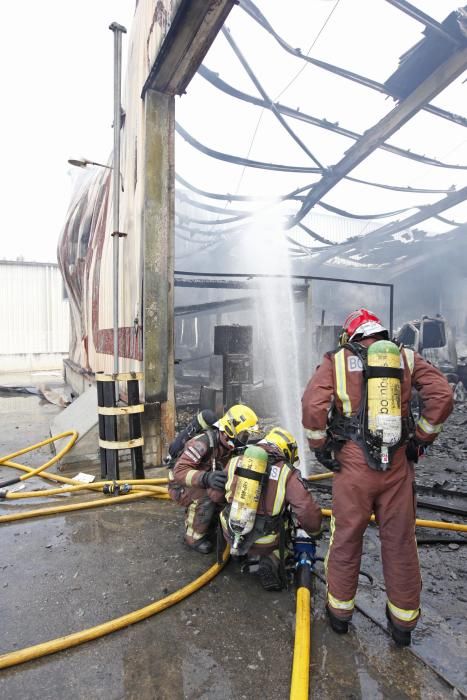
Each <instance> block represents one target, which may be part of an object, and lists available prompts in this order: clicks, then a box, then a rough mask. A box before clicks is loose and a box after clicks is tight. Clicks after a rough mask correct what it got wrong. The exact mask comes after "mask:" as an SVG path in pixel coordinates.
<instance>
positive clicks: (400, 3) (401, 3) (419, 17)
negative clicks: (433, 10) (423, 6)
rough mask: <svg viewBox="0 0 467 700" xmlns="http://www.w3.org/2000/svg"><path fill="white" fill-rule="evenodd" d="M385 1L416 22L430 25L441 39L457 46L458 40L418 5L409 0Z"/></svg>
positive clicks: (426, 25)
mask: <svg viewBox="0 0 467 700" xmlns="http://www.w3.org/2000/svg"><path fill="white" fill-rule="evenodd" d="M386 2H388V3H389V4H390V5H394V7H397V9H398V10H401V12H404V14H406V15H408V16H409V17H412V19H415V20H416V21H417V22H420V23H421V24H424V25H425V27H430V29H433V31H435V32H436V33H437V34H439V35H440V36H442V37H443V39H447V40H448V41H450V42H451V43H453V44H455V45H456V46H459V44H460V42H459V40H458V39H456V38H455V37H454V36H452V34H450V33H449V32H447V31H446V30H445V29H444V27H443V26H442V25H441V24H440V23H439V22H437V21H436V20H435V19H433V17H430V15H427V14H425V12H422V11H421V10H419V9H418V7H415V6H414V5H411V4H410V2H407V0H386Z"/></svg>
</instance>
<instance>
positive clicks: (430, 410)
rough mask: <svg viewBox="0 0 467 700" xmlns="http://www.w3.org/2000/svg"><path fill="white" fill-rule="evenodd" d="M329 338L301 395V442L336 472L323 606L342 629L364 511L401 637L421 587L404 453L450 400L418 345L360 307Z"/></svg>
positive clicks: (414, 617)
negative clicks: (417, 404) (414, 399)
mask: <svg viewBox="0 0 467 700" xmlns="http://www.w3.org/2000/svg"><path fill="white" fill-rule="evenodd" d="M339 345H340V347H339V348H338V349H337V350H336V351H334V352H329V353H327V354H326V355H324V358H323V361H322V364H321V365H320V366H319V367H318V368H317V369H316V371H315V373H314V375H313V376H312V377H311V379H310V381H309V383H308V386H307V387H306V389H305V393H304V395H303V398H302V410H303V414H302V422H303V426H304V427H305V429H306V433H307V437H308V442H309V446H310V448H311V449H312V450H314V451H315V455H316V457H317V459H318V460H319V461H320V462H321V463H322V464H323V465H325V466H326V468H328V469H333V470H334V471H335V472H336V473H335V475H334V479H333V494H332V512H333V516H332V518H331V538H330V544H329V550H328V553H327V557H326V577H327V604H326V611H327V613H328V617H329V620H330V624H331V627H332V628H333V629H334V631H336V632H340V633H345V632H347V630H348V623H349V620H350V619H351V617H352V612H353V609H354V600H355V594H356V590H357V583H358V573H359V569H360V559H361V554H362V540H363V534H364V532H365V530H366V527H367V525H368V521H369V519H370V517H371V514H372V513H374V514H375V517H376V521H377V524H378V526H379V536H380V541H381V556H382V561H383V573H384V580H385V585H386V594H387V605H386V615H387V618H388V624H389V628H390V631H391V634H392V637H393V639H394V641H395V642H396V644H398V645H400V646H407V645H408V644H410V641H411V630H412V629H414V627H415V626H416V624H417V621H418V618H419V616H420V591H421V576H420V567H419V562H418V552H417V542H416V538H415V518H416V497H415V482H414V466H413V463H414V462H417V461H418V457H419V455H420V454H422V453H423V451H424V449H425V447H426V446H427V445H429V444H431V443H432V442H433V441H434V440H435V438H436V436H437V435H438V434H439V433H440V432H441V430H442V428H443V423H444V421H445V420H446V419H447V417H448V416H449V414H450V413H451V411H452V409H453V397H452V390H451V388H450V386H449V384H448V382H447V380H446V379H445V377H444V376H443V374H442V373H441V372H440V371H439V370H438V369H436V368H435V367H433V366H432V365H431V364H430V363H428V362H426V361H425V360H424V359H423V358H422V357H421V356H420V355H419V354H417V353H415V352H413V351H412V350H409V349H407V348H402V347H398V346H397V345H396V344H395V343H392V342H390V341H389V334H388V331H387V330H386V329H385V328H384V327H383V326H382V325H381V322H380V320H379V319H378V317H377V316H375V315H374V314H373V313H371V312H370V311H368V310H366V309H359V310H358V311H356V312H354V313H352V314H350V316H349V317H348V318H347V319H346V321H345V322H344V326H343V329H342V333H341V337H340V342H339ZM413 386H414V387H415V388H416V389H417V390H418V392H419V393H420V395H421V398H422V401H423V415H422V416H421V418H420V419H419V421H418V422H417V425H416V426H414V425H413V422H411V419H410V399H411V393H412V387H413ZM330 406H332V411H331V413H330V414H329V416H328V411H329V409H330ZM330 436H331V437H330Z"/></svg>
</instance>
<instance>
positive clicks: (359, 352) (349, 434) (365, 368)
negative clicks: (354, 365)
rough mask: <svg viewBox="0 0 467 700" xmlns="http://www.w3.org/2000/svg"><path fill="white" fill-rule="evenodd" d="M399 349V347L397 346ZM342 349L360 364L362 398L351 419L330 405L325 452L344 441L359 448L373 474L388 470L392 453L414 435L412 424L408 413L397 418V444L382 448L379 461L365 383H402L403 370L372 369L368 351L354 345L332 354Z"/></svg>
mask: <svg viewBox="0 0 467 700" xmlns="http://www.w3.org/2000/svg"><path fill="white" fill-rule="evenodd" d="M398 347H400V346H398ZM345 348H347V350H350V352H351V353H352V354H354V355H356V356H357V357H358V358H359V359H360V362H361V364H362V384H363V385H362V399H361V402H360V406H359V409H358V412H357V414H356V415H355V416H344V415H342V414H341V413H339V412H338V411H337V409H336V407H335V405H333V407H332V409H331V415H330V420H329V425H328V429H327V433H328V435H329V440H328V443H327V445H326V447H328V448H329V449H332V450H334V451H339V450H340V449H342V447H343V446H344V444H345V443H346V442H347V441H348V440H352V442H355V443H356V444H357V445H359V446H360V447H361V448H362V449H363V452H364V453H365V457H366V459H367V462H368V465H369V466H370V467H371V469H375V470H376V471H386V469H389V468H390V464H391V460H392V457H393V456H394V453H395V452H396V450H397V449H398V448H399V447H400V446H401V445H403V444H405V443H407V442H408V441H409V439H410V437H411V436H412V435H413V432H414V421H413V417H412V415H411V414H410V415H409V416H408V417H402V418H401V432H400V437H399V439H398V441H397V442H396V443H395V444H392V445H390V446H388V447H386V451H387V458H386V459H387V461H386V462H385V461H384V459H383V449H384V446H383V439H382V434H381V433H380V432H379V431H376V432H373V431H371V430H369V428H368V380H369V379H379V378H384V379H397V380H399V382H400V383H402V379H403V369H402V368H400V367H398V368H395V367H377V366H376V367H373V366H369V365H368V348H367V347H365V346H364V345H361V344H360V343H358V342H347V343H344V344H343V345H342V346H341V347H340V348H338V349H337V350H335V351H334V352H333V353H332V354H336V353H338V352H344V350H345Z"/></svg>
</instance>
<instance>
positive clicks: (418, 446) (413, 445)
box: [405, 437, 429, 464]
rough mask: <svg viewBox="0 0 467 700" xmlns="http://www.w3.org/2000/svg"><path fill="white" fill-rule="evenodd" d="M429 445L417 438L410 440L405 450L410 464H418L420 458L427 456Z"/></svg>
mask: <svg viewBox="0 0 467 700" xmlns="http://www.w3.org/2000/svg"><path fill="white" fill-rule="evenodd" d="M428 445H429V443H427V442H422V440H418V439H417V438H416V437H412V438H410V440H409V441H408V443H407V447H406V448H405V454H406V457H407V459H408V460H409V462H413V463H414V464H417V462H418V460H419V459H420V457H423V455H424V454H425V452H426V450H427V447H428Z"/></svg>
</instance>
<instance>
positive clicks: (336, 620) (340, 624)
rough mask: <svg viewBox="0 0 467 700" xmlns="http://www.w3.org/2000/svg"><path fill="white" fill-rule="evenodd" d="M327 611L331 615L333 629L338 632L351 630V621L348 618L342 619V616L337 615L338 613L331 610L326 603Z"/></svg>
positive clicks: (345, 632) (343, 632) (330, 620)
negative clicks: (335, 613)
mask: <svg viewBox="0 0 467 700" xmlns="http://www.w3.org/2000/svg"><path fill="white" fill-rule="evenodd" d="M326 613H327V616H328V617H329V622H330V624H331V627H332V629H333V630H334V632H337V634H347V632H348V631H349V623H348V621H347V620H341V618H340V617H337V615H334V613H333V612H331V610H329V607H328V606H327V605H326Z"/></svg>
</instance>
